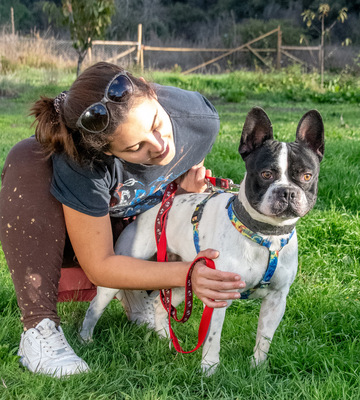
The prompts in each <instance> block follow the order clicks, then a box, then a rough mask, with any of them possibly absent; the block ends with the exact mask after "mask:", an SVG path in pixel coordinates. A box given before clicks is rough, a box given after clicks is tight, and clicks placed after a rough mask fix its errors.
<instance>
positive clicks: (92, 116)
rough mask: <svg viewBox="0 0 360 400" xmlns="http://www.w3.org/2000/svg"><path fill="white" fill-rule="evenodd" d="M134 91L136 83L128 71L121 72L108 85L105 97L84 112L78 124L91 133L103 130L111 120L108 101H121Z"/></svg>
mask: <svg viewBox="0 0 360 400" xmlns="http://www.w3.org/2000/svg"><path fill="white" fill-rule="evenodd" d="M133 92H134V85H133V83H132V82H131V80H130V78H129V77H128V75H127V73H126V71H124V72H120V73H119V74H117V75H115V76H114V78H112V79H111V81H110V82H109V84H108V85H107V87H106V89H105V94H104V97H103V98H102V99H101V100H100V101H99V102H97V103H94V104H91V106H89V107H88V108H86V109H85V110H84V111H83V112H82V114H81V115H80V117H79V119H78V120H77V122H76V126H77V127H78V128H81V129H84V130H86V131H88V132H90V133H100V132H103V131H104V130H105V129H106V128H107V127H108V126H109V122H110V113H109V110H108V108H107V106H106V103H109V102H110V103H121V101H122V100H123V99H124V97H125V96H126V95H128V94H132V93H133Z"/></svg>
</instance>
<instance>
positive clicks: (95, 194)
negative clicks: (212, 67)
mask: <svg viewBox="0 0 360 400" xmlns="http://www.w3.org/2000/svg"><path fill="white" fill-rule="evenodd" d="M156 94H157V96H158V101H159V103H160V104H161V105H162V107H163V108H164V109H165V111H166V112H167V113H168V115H169V117H170V120H171V123H172V127H173V134H174V141H175V149H176V154H175V156H174V158H173V160H172V161H171V162H170V163H169V164H168V165H163V166H158V165H143V164H132V163H129V162H125V161H123V160H121V159H119V158H117V157H114V156H109V157H107V158H106V160H105V162H103V163H99V164H96V165H95V166H93V167H92V168H91V169H90V168H88V167H82V166H80V165H78V164H76V163H75V162H73V161H71V160H70V159H69V158H67V157H66V156H65V155H62V154H56V155H54V156H53V171H54V172H53V181H52V186H51V193H52V194H53V195H54V196H55V197H56V198H57V199H58V200H59V201H60V202H61V203H63V204H65V205H66V206H68V207H70V208H72V209H75V210H77V211H80V212H82V213H85V214H88V215H91V216H95V217H100V216H104V215H106V214H108V213H109V214H110V215H111V216H114V217H121V218H123V217H130V216H134V215H137V214H139V213H142V212H144V211H146V210H148V209H149V208H151V207H153V206H155V205H156V204H158V203H159V202H160V201H161V199H162V196H163V194H164V191H165V187H166V186H167V184H168V183H170V182H172V181H174V180H175V179H176V178H177V177H179V176H180V175H182V174H184V173H185V172H186V171H188V170H189V169H190V168H191V167H192V166H194V165H196V164H198V163H199V162H201V161H202V160H203V159H204V158H205V156H206V154H208V153H209V152H210V150H211V148H212V145H213V144H214V141H215V139H216V136H217V134H218V131H219V126H220V122H219V116H218V114H217V112H216V110H215V108H214V106H213V105H212V104H211V103H210V102H209V101H208V100H207V99H206V98H205V97H203V96H202V95H201V94H200V93H197V92H190V91H187V90H182V89H179V88H175V87H170V86H160V85H156Z"/></svg>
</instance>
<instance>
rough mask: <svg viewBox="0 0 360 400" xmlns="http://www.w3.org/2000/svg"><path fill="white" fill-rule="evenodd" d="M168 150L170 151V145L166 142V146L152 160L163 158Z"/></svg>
mask: <svg viewBox="0 0 360 400" xmlns="http://www.w3.org/2000/svg"><path fill="white" fill-rule="evenodd" d="M169 151H170V146H169V144H168V145H167V146H166V149H165V150H164V151H163V152H162V153H161V154H160V155H159V156H157V157H155V158H154V160H163V159H164V158H165V157H166V156H167V155H168V154H169Z"/></svg>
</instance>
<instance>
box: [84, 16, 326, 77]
mask: <svg viewBox="0 0 360 400" xmlns="http://www.w3.org/2000/svg"><path fill="white" fill-rule="evenodd" d="M272 35H277V46H276V48H258V47H256V48H254V47H253V44H255V43H257V42H260V41H261V40H263V39H265V38H267V37H269V36H272ZM96 45H111V46H117V47H119V48H121V47H124V46H127V47H128V48H127V49H126V50H123V51H121V52H119V54H117V55H116V56H114V57H111V58H109V59H108V60H107V61H108V62H115V61H117V60H119V59H121V58H122V57H125V56H127V55H129V54H131V53H133V52H136V58H135V60H136V63H137V65H139V67H140V68H141V70H143V69H144V52H145V51H163V52H196V53H202V52H207V53H208V52H213V53H214V52H218V53H222V54H220V55H218V56H216V57H215V58H212V59H210V60H208V61H206V62H203V63H201V64H199V65H196V66H194V67H192V68H190V69H187V70H186V71H183V72H182V73H183V74H189V73H191V72H194V71H196V70H199V69H200V68H204V67H206V66H208V65H210V64H213V63H216V62H217V61H219V60H221V59H223V58H225V57H228V56H229V55H231V54H234V53H236V52H250V53H251V54H253V55H254V56H255V57H256V58H257V59H258V60H260V61H261V63H262V64H264V65H265V66H266V67H267V68H273V67H274V65H273V62H271V61H270V62H269V60H267V59H265V57H263V56H262V55H261V53H276V61H275V68H276V69H280V68H281V64H282V57H283V56H285V57H287V58H289V59H291V60H292V61H294V62H296V63H298V64H301V65H304V66H308V64H307V62H305V61H304V60H301V59H300V58H299V57H296V56H295V55H294V54H292V53H291V52H294V51H295V52H299V51H300V52H304V51H305V52H310V53H311V54H312V56H313V52H317V53H318V56H317V61H318V62H317V64H318V67H319V69H320V66H321V65H322V63H323V60H321V57H322V55H323V54H324V53H323V52H322V51H321V48H322V47H321V45H319V46H284V45H283V44H282V31H281V27H280V26H278V27H277V28H276V29H274V30H272V31H270V32H267V33H265V34H263V35H261V36H259V37H257V38H255V39H253V40H250V41H249V42H247V43H244V44H242V45H240V46H238V47H236V48H233V49H229V48H226V49H222V48H186V47H185V48H182V47H155V46H147V45H144V44H143V42H142V25H141V24H139V25H138V40H137V41H136V42H134V41H123V42H118V41H103V40H96V41H94V42H93V46H96ZM129 46H130V47H129ZM89 56H90V60H91V52H90V54H89Z"/></svg>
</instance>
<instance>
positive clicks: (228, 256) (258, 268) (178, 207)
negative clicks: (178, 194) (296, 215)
mask: <svg viewBox="0 0 360 400" xmlns="http://www.w3.org/2000/svg"><path fill="white" fill-rule="evenodd" d="M230 197H231V195H226V194H222V195H221V196H217V197H215V198H214V199H211V200H209V201H208V202H207V204H206V207H205V208H204V210H203V214H202V217H201V220H200V222H199V224H198V226H197V227H196V230H197V235H198V243H199V246H200V250H205V249H208V248H213V249H216V250H218V251H219V252H220V256H219V258H218V259H217V260H216V261H215V263H216V268H217V269H219V270H223V271H230V272H237V273H239V274H240V275H241V277H242V279H243V280H244V281H245V282H246V283H247V288H246V289H245V290H247V289H249V288H252V287H254V286H256V285H257V284H258V283H259V282H260V280H261V279H262V278H263V276H264V274H265V272H266V270H267V268H268V263H269V256H270V251H269V249H268V248H266V247H264V246H261V245H259V244H258V243H255V242H253V241H252V240H250V239H248V238H247V237H245V236H243V235H242V234H241V233H240V232H239V231H237V230H236V229H235V227H234V226H233V224H232V223H231V221H230V219H229V217H228V213H227V209H226V205H227V202H228V200H229V198H230ZM179 200H181V201H179ZM179 200H178V201H177V202H176V203H174V206H173V209H172V211H171V214H170V216H169V224H168V229H167V235H168V246H169V250H170V251H172V252H175V253H176V254H179V255H180V256H181V258H182V259H184V260H187V261H191V260H192V259H193V258H194V256H195V255H196V250H195V244H194V226H193V225H192V224H191V222H190V221H191V216H192V213H193V211H194V210H195V207H196V205H197V204H198V203H199V196H194V195H192V196H191V195H190V196H184V197H183V199H181V198H180V199H179ZM185 200H186V201H185ZM200 200H201V196H200ZM272 240H273V245H272V246H271V247H270V249H271V250H272V249H273V248H274V249H276V248H278V247H279V243H280V241H279V239H276V238H273V239H272ZM296 242H297V241H296V236H295V237H293V238H292V240H291V241H290V243H289V244H288V245H287V246H285V247H284V248H283V249H282V250H281V252H280V253H279V258H278V264H277V268H276V271H275V273H274V275H273V277H272V279H271V285H270V286H271V288H272V289H275V288H279V287H282V286H284V285H290V284H291V282H292V281H293V279H294V278H295V274H296V269H297V245H296ZM272 247H273V248H272ZM266 291H267V290H262V291H260V293H262V294H265V292H266Z"/></svg>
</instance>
